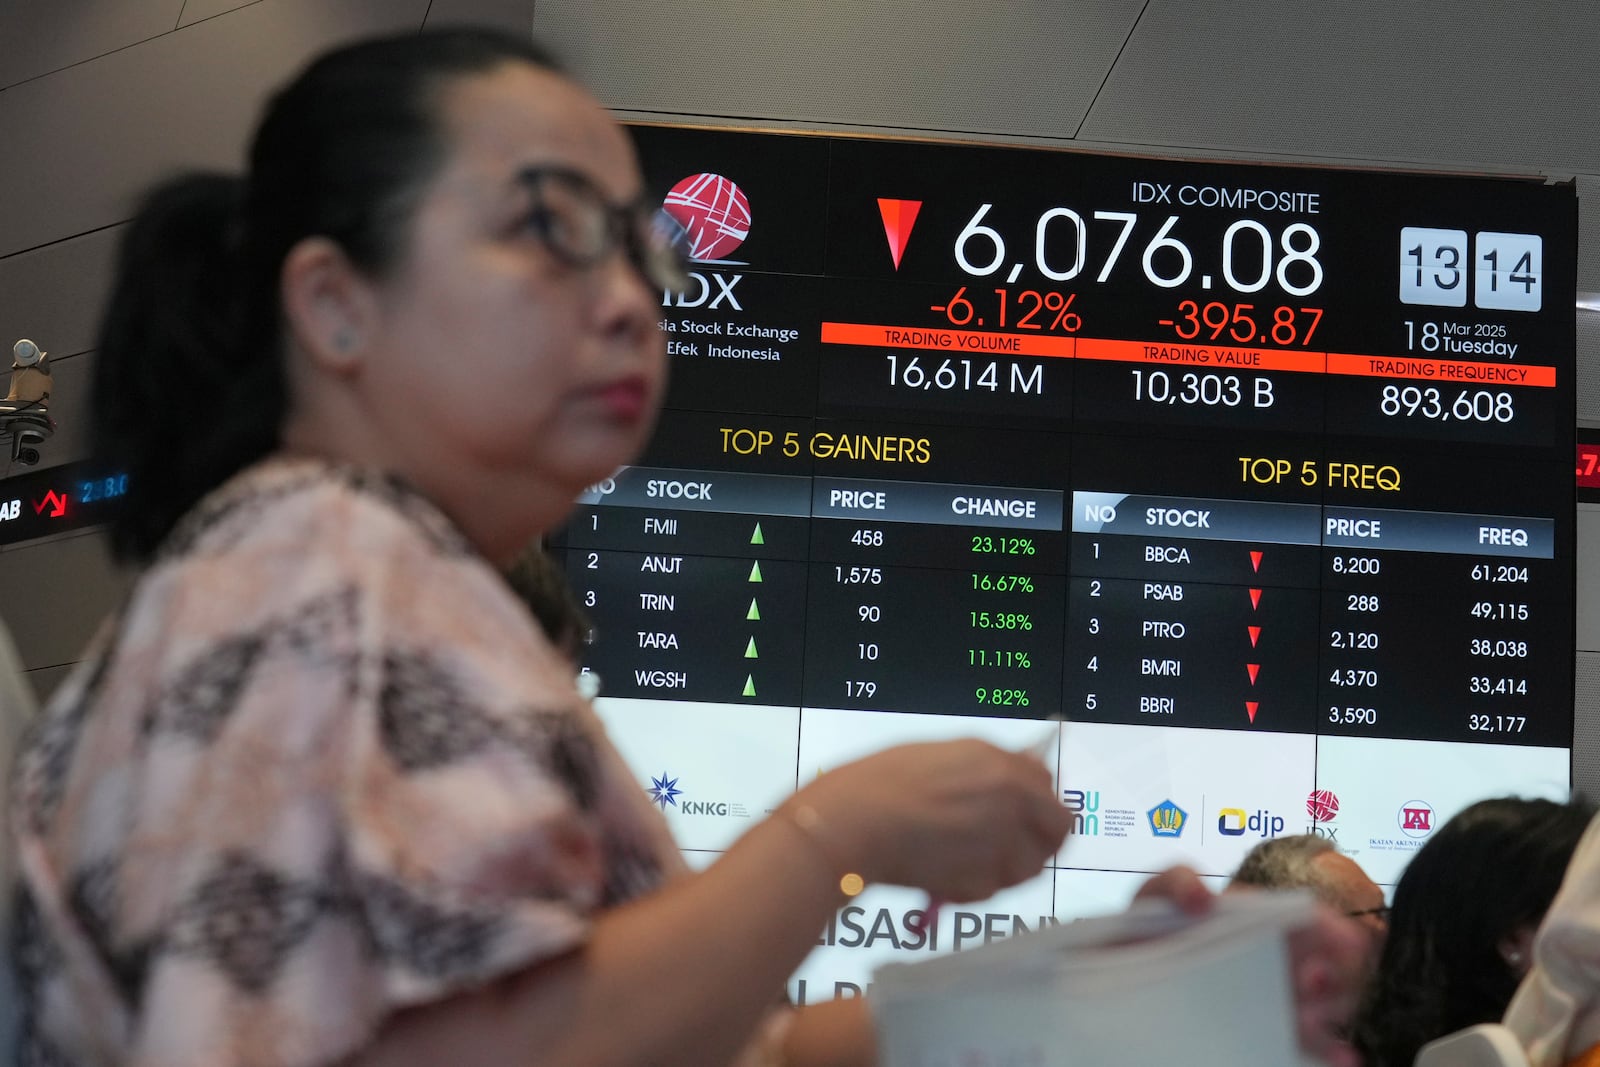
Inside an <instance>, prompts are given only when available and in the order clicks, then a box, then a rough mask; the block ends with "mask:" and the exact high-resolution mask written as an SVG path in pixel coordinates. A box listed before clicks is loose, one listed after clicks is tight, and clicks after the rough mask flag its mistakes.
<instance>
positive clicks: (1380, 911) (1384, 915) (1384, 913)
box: [1345, 904, 1390, 925]
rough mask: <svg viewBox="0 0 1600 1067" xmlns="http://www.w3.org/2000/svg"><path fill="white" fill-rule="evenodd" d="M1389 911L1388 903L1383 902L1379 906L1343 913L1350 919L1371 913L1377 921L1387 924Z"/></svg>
mask: <svg viewBox="0 0 1600 1067" xmlns="http://www.w3.org/2000/svg"><path fill="white" fill-rule="evenodd" d="M1389 911H1390V908H1389V905H1387V904H1385V905H1383V906H1382V907H1381V908H1361V909H1359V910H1357V911H1347V912H1345V915H1347V916H1349V917H1350V918H1352V919H1359V918H1361V917H1363V916H1365V915H1371V916H1372V917H1373V918H1375V919H1377V920H1378V921H1379V922H1381V923H1384V924H1385V925H1387V924H1388V922H1389Z"/></svg>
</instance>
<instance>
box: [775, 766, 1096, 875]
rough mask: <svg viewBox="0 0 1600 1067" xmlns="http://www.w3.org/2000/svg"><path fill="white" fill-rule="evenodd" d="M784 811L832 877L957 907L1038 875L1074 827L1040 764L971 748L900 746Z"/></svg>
mask: <svg viewBox="0 0 1600 1067" xmlns="http://www.w3.org/2000/svg"><path fill="white" fill-rule="evenodd" d="M807 808H809V809H811V810H810V812H806V811H805V809H807ZM785 809H787V814H789V815H790V817H791V818H794V819H795V821H797V822H801V823H802V824H805V823H809V824H810V825H809V827H808V830H809V832H810V833H811V834H812V836H814V837H815V838H816V839H817V841H818V844H819V845H820V846H821V847H822V848H823V850H824V851H825V852H827V853H828V854H829V856H830V858H831V859H832V860H833V862H834V863H835V864H836V865H838V866H839V868H840V870H839V872H837V873H841V874H842V873H844V872H846V871H853V872H855V873H857V874H859V875H861V876H862V878H864V879H865V880H866V881H868V882H882V883H887V884H891V885H905V886H915V887H917V888H921V889H926V890H927V891H928V892H929V893H930V894H932V895H934V896H936V897H939V898H943V899H948V900H955V901H966V900H981V899H983V898H984V897H987V896H990V895H991V894H993V893H995V892H996V891H998V890H1000V889H1003V888H1005V887H1007V886H1010V885H1015V884H1016V883H1017V882H1020V881H1023V880H1024V879H1026V878H1029V877H1031V876H1033V875H1034V874H1037V873H1038V872H1039V869H1040V868H1041V867H1042V866H1043V865H1044V862H1045V860H1047V859H1048V858H1049V857H1050V855H1051V854H1052V853H1053V852H1055V850H1056V849H1057V848H1059V847H1060V845H1061V842H1062V840H1063V839H1064V838H1065V837H1066V835H1067V831H1068V830H1069V829H1070V828H1071V826H1072V814H1071V812H1069V811H1067V809H1066V808H1064V807H1062V805H1061V803H1060V801H1059V800H1057V799H1056V795H1055V785H1054V778H1053V776H1052V775H1051V773H1050V770H1049V769H1048V768H1047V767H1045V765H1044V764H1043V763H1041V762H1040V761H1039V760H1038V759H1037V758H1035V757H1033V756H1029V755H1023V754H1021V753H1016V752H1007V751H1006V750H1004V749H1001V748H996V747H995V746H994V745H990V744H986V743H984V742H982V741H971V740H968V741H944V742H936V743H931V744H917V745H903V746H900V747H898V748H892V749H889V750H887V751H885V752H880V753H878V754H876V755H873V756H868V757H867V758H865V759H862V760H858V761H856V762H854V763H850V764H846V765H845V766H843V767H839V768H837V769H835V770H832V771H829V772H828V773H827V774H824V775H823V776H822V777H820V778H818V779H817V780H816V781H815V782H813V783H811V784H810V785H809V786H807V787H806V788H805V789H803V790H801V791H800V792H799V793H798V794H796V795H795V797H794V798H793V799H792V800H791V801H790V802H789V803H788V804H786V805H785Z"/></svg>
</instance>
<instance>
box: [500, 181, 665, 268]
mask: <svg viewBox="0 0 1600 1067" xmlns="http://www.w3.org/2000/svg"><path fill="white" fill-rule="evenodd" d="M517 181H518V182H519V183H520V184H522V185H523V186H524V187H525V188H526V189H527V190H528V193H529V195H530V196H531V197H532V199H533V203H532V204H531V205H530V207H529V209H528V214H527V222H528V225H529V226H531V227H532V228H533V229H534V231H535V232H537V233H538V234H539V237H540V239H541V240H542V241H543V242H544V244H545V247H547V248H549V249H550V251H551V252H553V253H554V254H555V255H556V256H557V257H558V258H560V259H561V260H562V261H564V262H566V263H568V264H570V265H572V266H574V267H592V266H595V265H596V264H598V263H600V262H602V261H603V260H604V259H605V258H606V257H607V256H609V255H610V254H611V253H612V252H613V251H614V250H615V249H617V248H619V247H620V248H621V249H622V250H623V252H624V253H626V255H627V257H628V261H629V262H630V263H632V264H633V265H634V267H635V268H636V269H637V270H638V271H639V273H640V274H641V275H643V276H644V279H645V280H646V281H648V282H649V283H650V284H651V285H653V286H655V287H656V288H658V289H662V290H665V291H668V292H682V291H683V290H685V289H687V288H688V287H689V275H688V270H687V267H686V265H685V261H686V257H685V255H684V248H685V247H686V245H687V234H686V232H685V231H684V229H683V227H682V226H681V225H679V223H678V221H677V220H676V219H674V218H672V216H670V215H668V214H667V213H666V212H665V211H661V210H652V209H651V208H650V206H649V203H648V201H647V200H646V199H645V198H640V199H639V200H635V201H634V202H632V203H630V204H613V203H611V202H610V201H608V200H607V199H606V197H605V194H604V193H602V192H601V191H600V188H599V187H598V186H597V185H595V183H594V182H593V181H592V180H590V179H589V178H588V177H587V176H586V175H584V174H582V173H580V172H578V171H575V170H571V169H569V168H567V167H528V168H526V169H524V170H522V171H520V172H518V174H517Z"/></svg>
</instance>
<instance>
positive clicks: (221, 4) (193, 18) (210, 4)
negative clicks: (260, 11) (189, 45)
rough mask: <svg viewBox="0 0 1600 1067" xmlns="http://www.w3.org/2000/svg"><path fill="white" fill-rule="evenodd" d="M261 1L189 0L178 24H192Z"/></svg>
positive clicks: (184, 6)
mask: <svg viewBox="0 0 1600 1067" xmlns="http://www.w3.org/2000/svg"><path fill="white" fill-rule="evenodd" d="M259 3H261V0H188V2H187V3H185V4H184V5H183V15H182V17H181V18H179V19H178V25H179V26H192V25H193V24H194V23H196V22H201V21H204V20H205V19H209V18H215V17H217V16H218V15H222V14H226V13H227V12H229V11H237V10H238V9H239V8H241V7H249V6H250V5H251V4H259Z"/></svg>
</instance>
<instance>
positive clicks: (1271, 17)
mask: <svg viewBox="0 0 1600 1067" xmlns="http://www.w3.org/2000/svg"><path fill="white" fill-rule="evenodd" d="M1201 42H1203V44H1202V43H1201ZM1597 46H1600V19H1597V18H1596V15H1595V8H1594V5H1593V4H1592V3H1591V2H1590V0H1547V2H1542V3H1532V4H1505V3H1491V2H1488V0H1474V2H1467V3H1414V4H1397V3H1393V2H1392V0H1324V2H1320V3H1299V4H1294V5H1286V4H1283V3H1280V2H1277V0H1234V2H1230V3H1227V4H1220V3H1195V2H1193V0H1151V3H1150V8H1149V10H1148V11H1147V12H1146V13H1145V15H1144V17H1143V18H1141V19H1140V21H1139V27H1138V31H1137V32H1136V33H1135V34H1134V36H1133V39H1132V40H1131V41H1130V42H1129V43H1128V47H1127V49H1126V50H1125V51H1124V53H1123V55H1122V58H1121V60H1120V61H1119V62H1118V63H1117V64H1116V68H1115V69H1114V70H1113V71H1112V72H1111V77H1110V78H1109V80H1108V81H1107V82H1106V86H1105V90H1104V92H1102V93H1101V95H1100V99H1099V101H1098V102H1097V103H1096V105H1095V107H1094V109H1093V111H1092V112H1091V113H1090V115H1089V118H1088V121H1087V122H1086V123H1085V124H1084V128H1083V132H1082V136H1083V137H1085V138H1088V139H1092V140H1095V141H1102V142H1110V143H1118V144H1130V145H1132V144H1142V145H1154V146H1160V145H1194V146H1201V147H1208V148H1215V149H1220V150H1223V151H1246V152H1271V153H1283V154H1292V155H1304V156H1315V157H1326V158H1333V157H1345V158H1350V159H1366V160H1398V161H1416V162H1427V163H1443V164H1449V165H1457V166H1465V167H1472V166H1489V167H1494V168H1509V169H1515V170H1523V171H1538V172H1554V173H1561V174H1572V173H1578V172H1587V173H1600V140H1597V139H1596V138H1595V137H1593V136H1592V133H1591V131H1592V129H1593V116H1594V114H1595V113H1596V111H1597V110H1600V79H1596V78H1595V77H1594V58H1593V57H1594V55H1595V52H1596V49H1597Z"/></svg>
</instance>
